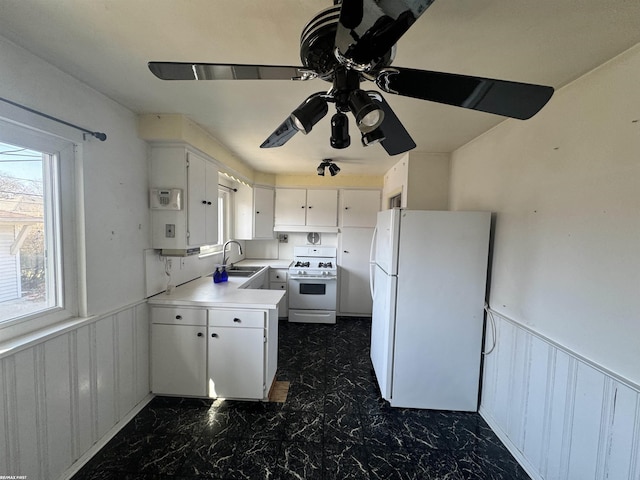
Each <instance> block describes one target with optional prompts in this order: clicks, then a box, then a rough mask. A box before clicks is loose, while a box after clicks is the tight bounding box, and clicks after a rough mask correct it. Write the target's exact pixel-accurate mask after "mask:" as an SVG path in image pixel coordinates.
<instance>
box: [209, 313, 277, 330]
mask: <svg viewBox="0 0 640 480" xmlns="http://www.w3.org/2000/svg"><path fill="white" fill-rule="evenodd" d="M265 318H266V313H265V312H264V310H209V326H211V327H244V328H264V326H265Z"/></svg>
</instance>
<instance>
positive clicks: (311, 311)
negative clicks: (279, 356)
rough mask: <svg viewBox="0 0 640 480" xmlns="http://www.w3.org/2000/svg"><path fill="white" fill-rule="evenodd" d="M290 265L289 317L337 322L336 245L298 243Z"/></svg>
mask: <svg viewBox="0 0 640 480" xmlns="http://www.w3.org/2000/svg"><path fill="white" fill-rule="evenodd" d="M293 253H294V259H293V263H292V264H291V266H290V267H289V275H288V278H289V284H288V289H287V291H288V295H289V321H290V322H304V323H336V305H337V292H338V287H337V284H338V267H337V265H336V247H324V246H322V247H320V246H301V247H294V249H293Z"/></svg>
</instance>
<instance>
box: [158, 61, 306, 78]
mask: <svg viewBox="0 0 640 480" xmlns="http://www.w3.org/2000/svg"><path fill="white" fill-rule="evenodd" d="M148 66H149V70H151V73H153V74H154V75H155V76H156V77H158V78H159V79H160V80H307V79H309V78H314V77H315V74H314V73H313V72H311V71H310V70H309V69H305V68H304V67H292V66H286V65H238V64H226V63H187V62H149V63H148Z"/></svg>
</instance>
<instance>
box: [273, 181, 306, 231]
mask: <svg viewBox="0 0 640 480" xmlns="http://www.w3.org/2000/svg"><path fill="white" fill-rule="evenodd" d="M306 210H307V191H306V190H304V189H301V188H278V189H276V212H275V224H276V225H299V226H304V224H305V218H306Z"/></svg>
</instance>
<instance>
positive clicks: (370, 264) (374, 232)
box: [369, 227, 378, 298]
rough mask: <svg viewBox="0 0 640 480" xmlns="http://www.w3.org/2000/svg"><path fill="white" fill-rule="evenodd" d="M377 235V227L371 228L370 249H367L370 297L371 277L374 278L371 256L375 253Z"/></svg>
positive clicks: (373, 264) (373, 263)
mask: <svg viewBox="0 0 640 480" xmlns="http://www.w3.org/2000/svg"><path fill="white" fill-rule="evenodd" d="M377 236H378V227H375V228H374V229H373V237H372V238H371V249H370V250H369V290H370V291H371V298H373V290H374V285H373V279H374V269H375V267H376V261H375V258H373V256H374V253H375V246H376V240H377Z"/></svg>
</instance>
